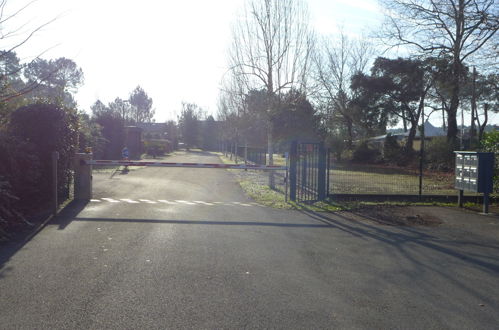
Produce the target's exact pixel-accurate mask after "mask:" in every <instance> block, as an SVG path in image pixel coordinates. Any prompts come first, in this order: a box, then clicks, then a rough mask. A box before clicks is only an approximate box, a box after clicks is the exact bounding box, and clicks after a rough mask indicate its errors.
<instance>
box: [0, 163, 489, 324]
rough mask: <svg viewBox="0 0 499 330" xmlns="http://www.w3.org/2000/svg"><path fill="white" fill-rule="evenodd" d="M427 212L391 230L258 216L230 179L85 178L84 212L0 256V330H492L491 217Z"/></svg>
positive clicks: (305, 217)
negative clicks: (433, 220)
mask: <svg viewBox="0 0 499 330" xmlns="http://www.w3.org/2000/svg"><path fill="white" fill-rule="evenodd" d="M172 160H174V161H189V162H220V161H219V160H218V158H217V157H216V156H212V155H208V154H205V153H189V154H179V155H177V156H175V157H174V158H172ZM434 212H436V213H440V216H441V217H442V218H443V219H444V220H445V223H444V224H443V225H441V226H439V227H432V228H429V227H426V228H424V227H417V228H416V227H412V228H408V227H391V226H383V225H379V224H376V223H375V222H372V221H369V220H365V221H362V220H352V219H351V218H349V217H348V214H337V215H326V214H313V213H304V212H299V211H285V210H275V209H270V208H266V207H262V206H258V205H257V204H255V203H253V201H251V200H250V199H249V198H248V197H246V196H245V195H244V193H243V192H242V190H241V189H240V187H239V186H238V185H237V183H236V182H235V181H234V177H233V175H232V174H231V173H230V172H228V171H226V170H220V169H181V168H142V169H134V170H132V171H131V172H129V173H128V174H126V175H122V174H116V175H114V176H112V177H111V173H109V172H100V173H94V200H92V201H90V202H89V203H88V204H87V205H84V206H78V205H76V206H74V207H73V208H72V209H70V210H66V211H65V213H64V214H63V215H61V216H60V217H59V218H58V219H56V220H55V221H53V222H52V223H50V224H49V225H48V226H47V227H46V228H45V229H44V230H42V231H41V232H40V233H39V234H38V235H36V236H35V237H34V238H33V239H32V240H31V241H30V242H28V243H27V244H26V245H24V247H22V248H21V249H19V250H17V251H15V252H13V251H10V250H7V249H6V250H4V251H2V252H1V258H0V328H3V329H14V328H16V329H21V328H26V329H35V328H36V329H41V328H46V329H63V328H65V329H98V328H112V329H137V328H158V329H164V328H171V329H181V328H193V329H235V328H251V329H254V328H281V329H292V328H301V329H322V328H344V329H390V328H391V329H447V328H449V329H499V235H498V233H499V219H498V218H497V217H480V216H476V215H473V214H471V213H465V214H463V213H462V212H459V211H455V210H449V209H443V208H442V209H440V208H435V209H434ZM471 220H472V221H473V222H472V223H470V222H469V221H471Z"/></svg>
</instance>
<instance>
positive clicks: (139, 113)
mask: <svg viewBox="0 0 499 330" xmlns="http://www.w3.org/2000/svg"><path fill="white" fill-rule="evenodd" d="M129 101H130V104H131V105H132V107H133V110H132V112H133V121H134V122H135V124H137V123H150V122H151V120H152V117H154V112H155V111H154V109H152V98H150V97H149V96H148V95H147V93H146V92H145V91H144V89H142V87H140V86H137V87H136V88H135V89H134V90H133V92H132V93H131V94H130V98H129Z"/></svg>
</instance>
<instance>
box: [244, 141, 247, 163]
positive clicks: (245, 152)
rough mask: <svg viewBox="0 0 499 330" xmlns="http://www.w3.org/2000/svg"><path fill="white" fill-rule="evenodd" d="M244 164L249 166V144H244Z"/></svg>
mask: <svg viewBox="0 0 499 330" xmlns="http://www.w3.org/2000/svg"><path fill="white" fill-rule="evenodd" d="M244 163H245V164H248V142H245V143H244Z"/></svg>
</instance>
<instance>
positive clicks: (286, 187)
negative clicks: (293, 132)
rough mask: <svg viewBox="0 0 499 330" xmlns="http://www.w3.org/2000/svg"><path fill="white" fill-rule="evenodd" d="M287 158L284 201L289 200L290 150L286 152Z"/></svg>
mask: <svg viewBox="0 0 499 330" xmlns="http://www.w3.org/2000/svg"><path fill="white" fill-rule="evenodd" d="M284 155H285V159H286V174H285V177H284V183H285V188H284V201H285V202H286V203H287V202H288V169H289V152H286V153H285V154H284Z"/></svg>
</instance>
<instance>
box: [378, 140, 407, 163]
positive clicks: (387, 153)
mask: <svg viewBox="0 0 499 330" xmlns="http://www.w3.org/2000/svg"><path fill="white" fill-rule="evenodd" d="M402 151H403V150H402V146H401V145H400V144H399V143H398V141H397V137H395V136H393V135H391V134H390V133H388V134H387V135H386V138H385V142H384V144H383V159H384V160H385V161H387V162H390V163H397V162H398V161H399V160H400V157H401V154H402Z"/></svg>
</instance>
